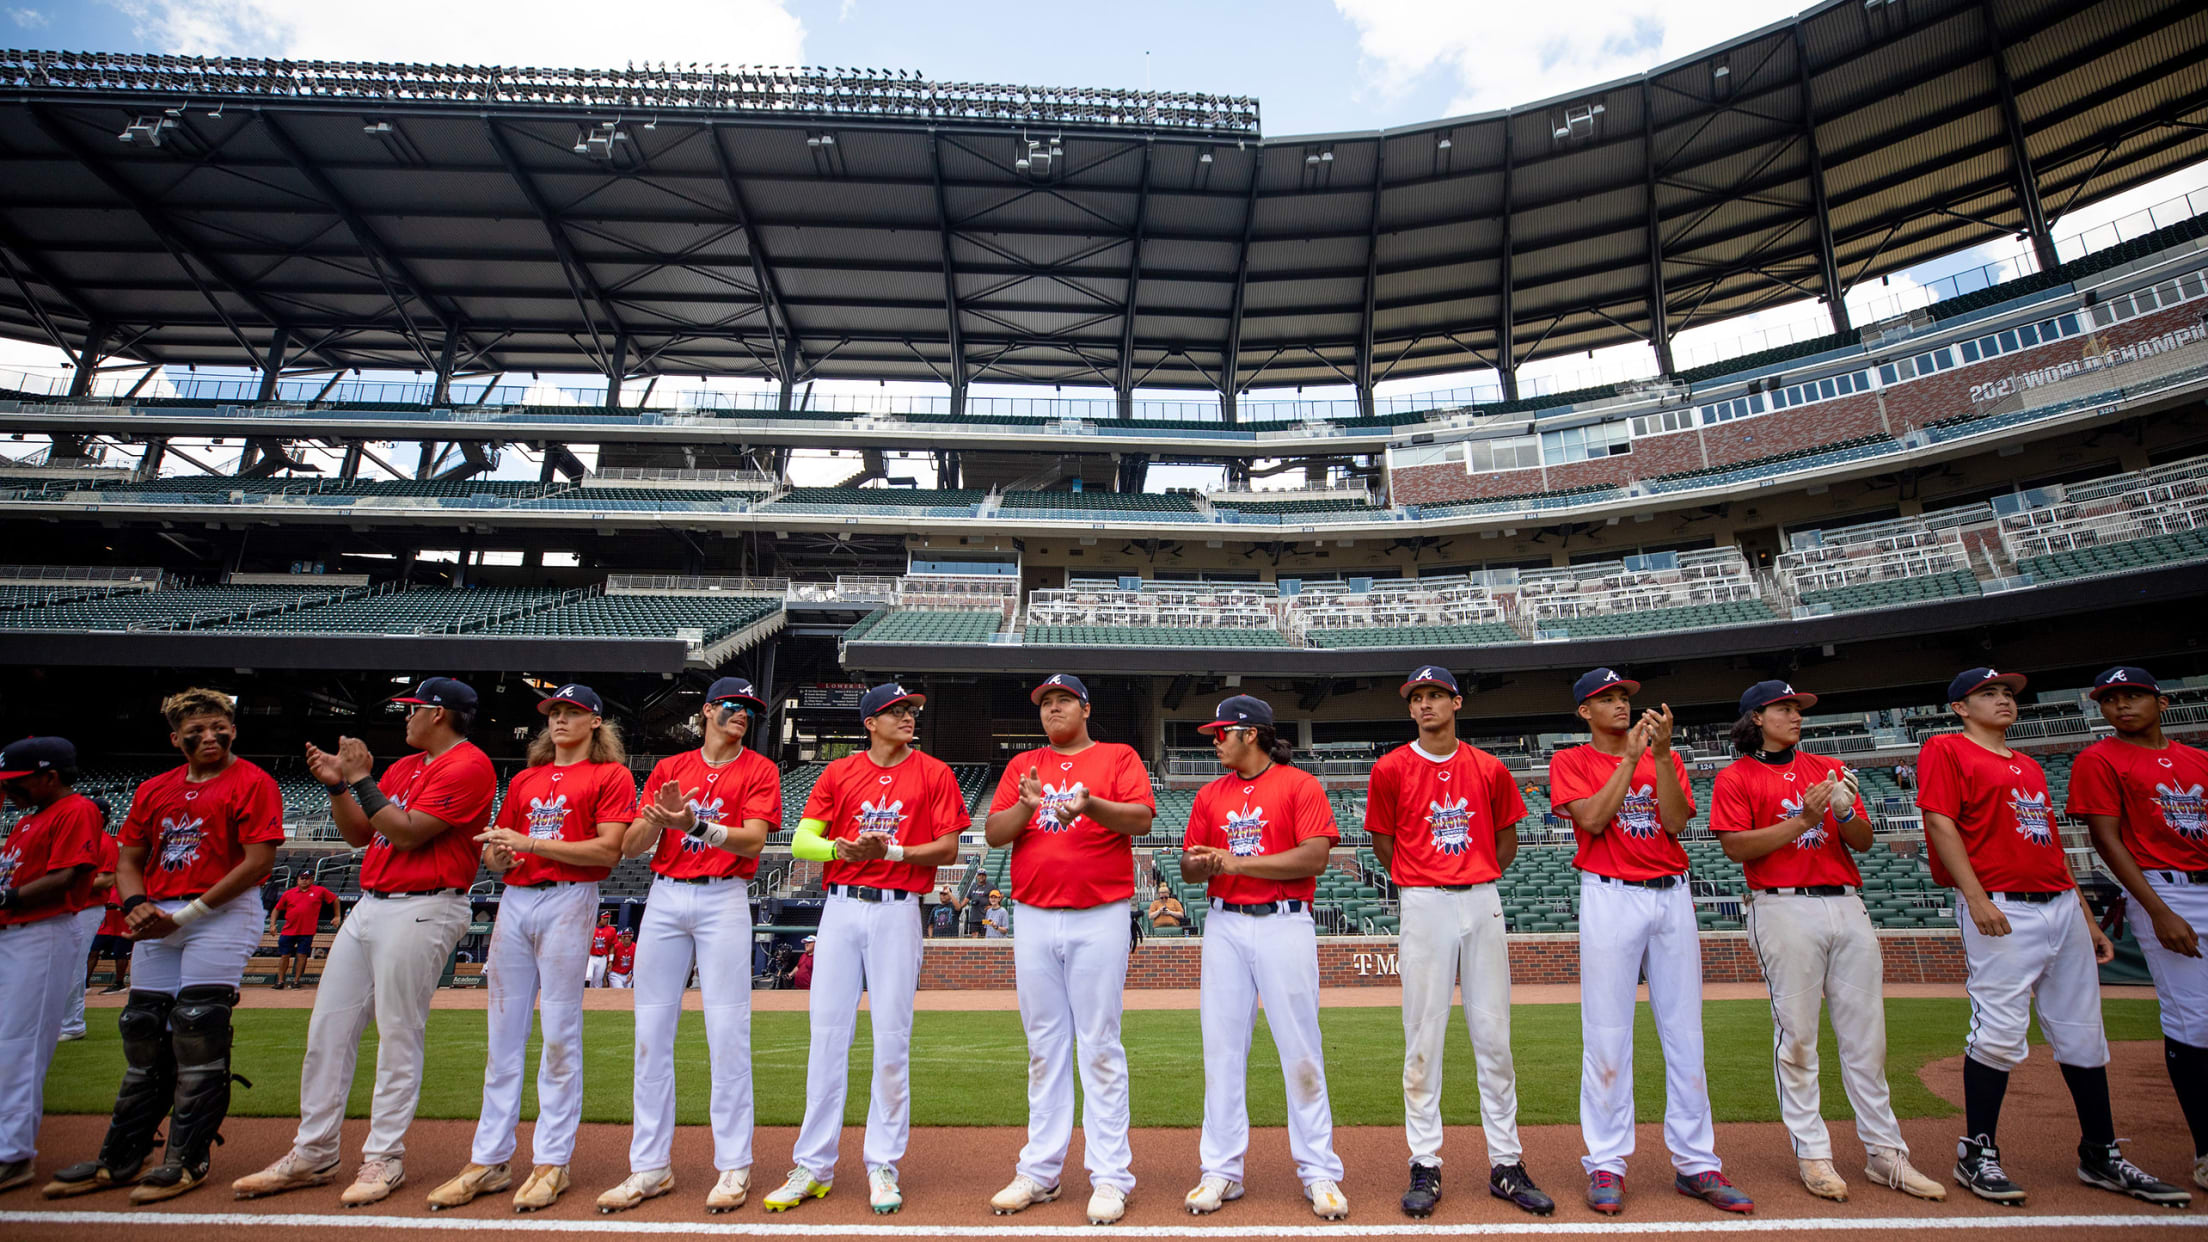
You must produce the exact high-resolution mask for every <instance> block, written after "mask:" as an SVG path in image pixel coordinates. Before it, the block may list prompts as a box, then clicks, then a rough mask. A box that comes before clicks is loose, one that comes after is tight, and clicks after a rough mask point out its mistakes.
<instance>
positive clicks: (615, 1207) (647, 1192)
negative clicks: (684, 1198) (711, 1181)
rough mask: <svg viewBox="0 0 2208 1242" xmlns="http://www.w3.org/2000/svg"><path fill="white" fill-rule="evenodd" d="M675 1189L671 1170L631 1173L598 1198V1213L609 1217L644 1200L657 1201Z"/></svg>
mask: <svg viewBox="0 0 2208 1242" xmlns="http://www.w3.org/2000/svg"><path fill="white" fill-rule="evenodd" d="M674 1188H675V1171H674V1170H673V1169H652V1170H650V1171H648V1172H644V1173H631V1174H629V1175H628V1176H627V1177H626V1178H623V1179H622V1181H621V1184H620V1185H618V1186H616V1187H614V1188H613V1189H611V1190H609V1191H607V1192H606V1193H604V1194H602V1195H600V1196H598V1213H599V1215H601V1216H611V1215H613V1214H614V1213H615V1212H626V1211H628V1210H629V1209H630V1208H633V1207H635V1206H636V1205H637V1204H639V1203H642V1202H644V1201H645V1200H646V1199H657V1198H658V1197H660V1196H661V1195H663V1194H666V1193H667V1192H668V1191H670V1190H673V1189H674Z"/></svg>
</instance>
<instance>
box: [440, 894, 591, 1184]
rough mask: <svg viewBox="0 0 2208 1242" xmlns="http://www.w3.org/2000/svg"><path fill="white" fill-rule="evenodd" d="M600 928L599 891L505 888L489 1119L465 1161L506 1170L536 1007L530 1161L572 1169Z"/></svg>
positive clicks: (489, 966)
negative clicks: (540, 1036)
mask: <svg viewBox="0 0 2208 1242" xmlns="http://www.w3.org/2000/svg"><path fill="white" fill-rule="evenodd" d="M597 922H598V886H597V885H596V884H594V883H584V884H555V885H553V886H551V887H550V888H508V889H507V890H506V892H505V894H504V895H503V896H502V897H500V899H499V904H498V920H497V921H496V922H495V923H493V924H492V925H491V951H490V953H489V954H488V956H487V960H486V961H485V963H484V968H485V969H486V970H487V971H488V972H489V973H490V977H491V983H490V993H491V995H490V1023H489V1025H490V1046H491V1055H490V1063H489V1064H488V1065H486V1066H485V1067H484V1070H483V1113H482V1117H481V1119H480V1120H478V1121H477V1122H476V1125H475V1146H474V1150H473V1152H472V1153H471V1154H470V1155H469V1157H468V1159H470V1160H472V1161H474V1162H475V1163H477V1164H505V1163H506V1162H507V1161H509V1160H511V1159H512V1158H513V1155H514V1149H515V1146H516V1143H515V1134H514V1128H515V1127H516V1126H518V1125H520V1124H521V1075H522V1070H523V1069H524V1068H525V1067H524V1064H523V1058H525V1057H526V1056H527V1055H528V1052H529V1022H530V1015H531V1011H532V1010H540V1011H541V1012H539V1013H538V1015H537V1016H538V1017H539V1018H540V1020H541V1021H542V1022H543V1025H544V1050H543V1052H542V1053H541V1054H540V1056H539V1059H538V1062H537V1125H536V1129H534V1130H532V1131H531V1132H530V1136H529V1145H530V1149H531V1160H530V1163H532V1164H567V1163H568V1162H569V1161H570V1160H572V1159H573V1158H574V1155H575V1127H576V1126H577V1125H579V1124H581V1122H582V1118H583V959H584V958H586V957H589V956H590V933H591V929H592V928H593V927H594V926H595V925H596V924H597Z"/></svg>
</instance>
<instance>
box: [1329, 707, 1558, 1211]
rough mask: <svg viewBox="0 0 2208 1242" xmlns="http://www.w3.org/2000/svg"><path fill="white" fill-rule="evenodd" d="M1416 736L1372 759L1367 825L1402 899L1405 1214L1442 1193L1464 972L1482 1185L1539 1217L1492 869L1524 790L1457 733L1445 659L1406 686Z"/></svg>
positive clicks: (1503, 860)
mask: <svg viewBox="0 0 2208 1242" xmlns="http://www.w3.org/2000/svg"><path fill="white" fill-rule="evenodd" d="M1401 694H1402V696H1403V698H1404V699H1406V700H1407V701H1408V703H1409V707H1410V714H1411V720H1412V722H1413V723H1414V724H1416V725H1417V726H1418V738H1417V740H1416V741H1413V742H1410V743H1408V744H1406V745H1404V746H1400V747H1398V748H1396V749H1395V750H1392V751H1390V752H1388V754H1387V755H1385V756H1383V757H1382V758H1381V760H1380V762H1378V763H1376V764H1374V765H1373V766H1372V776H1371V778H1370V780H1369V781H1368V783H1367V786H1366V792H1365V830H1366V831H1367V832H1369V833H1371V834H1372V849H1373V853H1375V854H1377V855H1378V856H1379V858H1380V864H1381V865H1382V866H1384V867H1386V868H1387V869H1388V878H1389V879H1391V880H1393V881H1394V882H1395V886H1396V891H1397V895H1398V896H1399V898H1400V899H1401V908H1402V912H1403V913H1402V919H1403V925H1402V932H1401V938H1400V943H1399V948H1398V969H1399V972H1400V976H1401V978H1402V981H1403V1129H1404V1133H1405V1135H1406V1136H1407V1137H1408V1138H1409V1140H1410V1146H1411V1186H1410V1189H1409V1190H1406V1191H1404V1192H1403V1213H1404V1215H1406V1216H1412V1217H1426V1216H1431V1215H1433V1212H1434V1208H1435V1207H1436V1206H1437V1205H1438V1204H1439V1203H1440V1202H1441V1081H1442V1078H1441V1062H1442V1048H1443V1045H1444V1044H1445V1043H1446V1042H1447V1039H1448V1035H1449V1009H1450V1003H1451V1000H1452V998H1453V997H1454V996H1455V994H1456V990H1457V983H1458V978H1459V976H1460V974H1461V976H1462V978H1463V983H1464V1022H1465V1029H1466V1031H1467V1033H1468V1034H1470V1035H1471V1037H1472V1054H1473V1058H1474V1061H1475V1063H1476V1064H1477V1065H1478V1067H1479V1086H1480V1128H1481V1130H1482V1131H1483V1132H1484V1133H1485V1135H1486V1138H1487V1163H1488V1178H1487V1189H1488V1193H1489V1194H1490V1195H1493V1196H1494V1197H1495V1198H1498V1199H1508V1200H1510V1201H1511V1202H1512V1203H1515V1204H1517V1205H1518V1206H1519V1207H1520V1208H1523V1209H1524V1210H1526V1211H1528V1212H1532V1213H1534V1214H1535V1215H1538V1216H1547V1215H1548V1214H1550V1213H1551V1212H1554V1211H1555V1210H1556V1203H1555V1201H1554V1200H1552V1199H1550V1198H1549V1197H1548V1196H1547V1195H1545V1194H1543V1193H1541V1189H1540V1187H1538V1186H1536V1185H1534V1183H1533V1178H1532V1177H1531V1176H1530V1175H1529V1174H1527V1172H1526V1165H1525V1159H1524V1149H1523V1148H1521V1147H1520V1146H1519V1144H1518V1077H1517V1072H1516V1070H1515V1069H1514V1068H1513V1067H1512V1065H1511V1058H1510V948H1509V945H1508V944H1507V943H1506V942H1505V941H1504V938H1503V903H1502V896H1501V894H1499V893H1498V892H1497V891H1496V887H1495V881H1496V880H1498V879H1500V878H1501V877H1502V873H1503V869H1504V868H1505V867H1508V866H1509V865H1510V862H1511V859H1513V858H1515V857H1517V854H1518V828H1517V824H1518V821H1519V820H1521V819H1524V818H1525V817H1526V803H1525V799H1524V798H1522V797H1520V796H1519V793H1518V786H1517V784H1516V783H1515V782H1513V781H1512V780H1511V777H1510V772H1509V770H1508V769H1506V768H1505V767H1503V763H1502V760H1500V759H1497V758H1496V757H1495V756H1493V755H1490V754H1488V753H1487V752H1486V751H1484V750H1480V749H1478V748H1477V747H1474V746H1472V745H1470V744H1469V743H1466V742H1463V741H1460V740H1458V738H1457V712H1458V710H1459V709H1461V708H1462V707H1463V706H1464V696H1463V695H1462V694H1461V693H1460V692H1459V691H1458V689H1457V679H1456V677H1455V676H1454V675H1453V674H1451V673H1450V672H1449V670H1448V669H1445V668H1441V667H1439V666H1438V665H1432V664H1427V665H1421V666H1420V667H1418V668H1416V669H1414V670H1412V672H1411V675H1410V676H1409V677H1408V678H1406V679H1405V680H1404V682H1403V685H1402V687H1401Z"/></svg>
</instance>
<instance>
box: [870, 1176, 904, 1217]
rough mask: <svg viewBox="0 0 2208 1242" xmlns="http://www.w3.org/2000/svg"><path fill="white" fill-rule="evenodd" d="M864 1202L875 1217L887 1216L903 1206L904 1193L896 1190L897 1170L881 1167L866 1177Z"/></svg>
mask: <svg viewBox="0 0 2208 1242" xmlns="http://www.w3.org/2000/svg"><path fill="white" fill-rule="evenodd" d="M866 1201H867V1203H868V1204H869V1205H871V1206H872V1207H873V1209H874V1214H875V1215H876V1216H887V1215H889V1214H890V1213H892V1212H895V1211H898V1210H900V1209H902V1208H903V1207H904V1206H905V1192H904V1191H902V1190H899V1189H898V1188H897V1170H895V1169H892V1168H890V1167H889V1166H888V1165H883V1166H882V1167H881V1168H878V1169H875V1170H874V1171H872V1172H870V1173H868V1174H867V1175H866Z"/></svg>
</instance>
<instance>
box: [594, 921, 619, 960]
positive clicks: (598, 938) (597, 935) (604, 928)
mask: <svg viewBox="0 0 2208 1242" xmlns="http://www.w3.org/2000/svg"><path fill="white" fill-rule="evenodd" d="M620 939H621V933H620V932H618V931H616V930H614V928H613V927H612V926H610V925H600V926H598V927H594V928H592V929H591V932H590V955H591V956H592V957H605V956H607V955H608V954H610V953H612V952H613V946H614V943H615V942H616V941H618V940H620Z"/></svg>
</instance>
